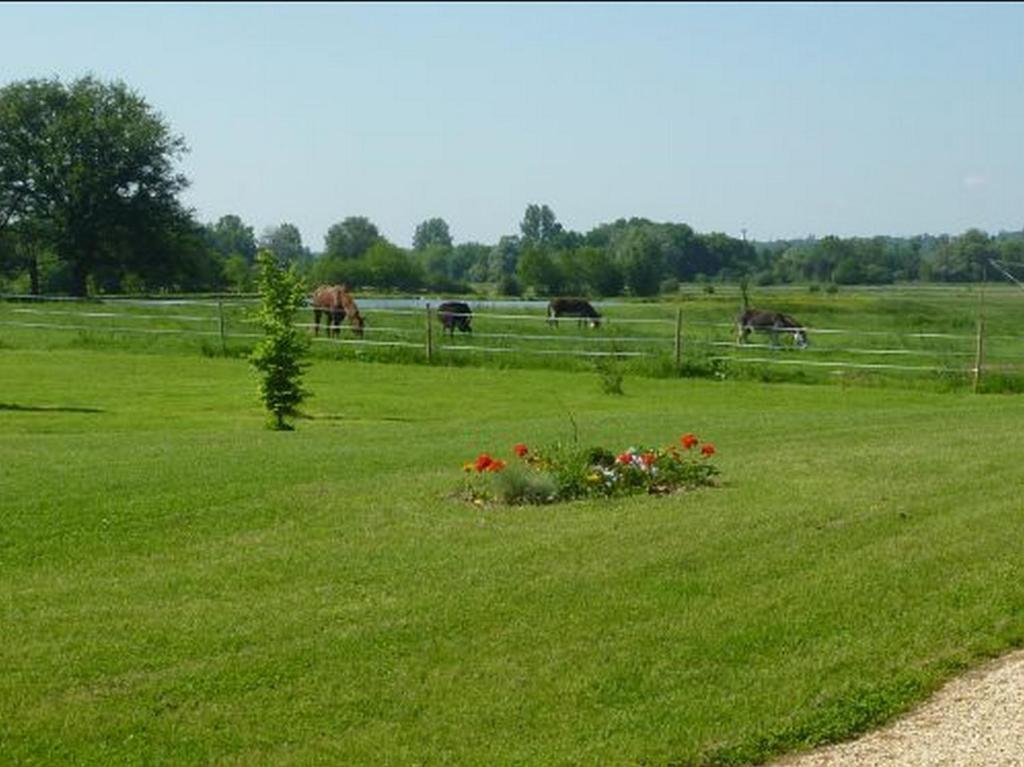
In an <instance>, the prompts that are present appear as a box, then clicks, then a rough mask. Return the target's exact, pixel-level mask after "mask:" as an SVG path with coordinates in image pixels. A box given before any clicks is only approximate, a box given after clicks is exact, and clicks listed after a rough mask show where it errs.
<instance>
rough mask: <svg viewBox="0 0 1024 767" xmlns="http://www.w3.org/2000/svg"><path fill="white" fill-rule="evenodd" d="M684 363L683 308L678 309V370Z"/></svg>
mask: <svg viewBox="0 0 1024 767" xmlns="http://www.w3.org/2000/svg"><path fill="white" fill-rule="evenodd" d="M682 361H683V308H682V307H678V308H677V309H676V370H679V367H680V365H681V364H682Z"/></svg>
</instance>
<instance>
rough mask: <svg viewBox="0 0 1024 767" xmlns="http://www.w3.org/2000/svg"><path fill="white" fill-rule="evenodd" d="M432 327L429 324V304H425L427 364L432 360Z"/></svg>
mask: <svg viewBox="0 0 1024 767" xmlns="http://www.w3.org/2000/svg"><path fill="white" fill-rule="evenodd" d="M433 346H434V338H433V325H431V324H430V303H429V302H428V303H427V363H430V361H431V359H432V358H433Z"/></svg>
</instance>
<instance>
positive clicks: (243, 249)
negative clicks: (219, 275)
mask: <svg viewBox="0 0 1024 767" xmlns="http://www.w3.org/2000/svg"><path fill="white" fill-rule="evenodd" d="M206 239H207V241H208V242H209V243H210V247H212V248H213V249H214V250H215V251H217V253H218V255H220V256H221V258H224V259H227V258H230V257H231V256H241V257H242V258H244V259H245V260H246V262H248V263H250V264H251V263H252V262H253V261H254V260H255V258H256V236H255V234H253V229H252V227H251V226H247V225H246V224H245V222H243V221H242V219H241V218H239V217H238V216H236V215H234V214H233V213H231V214H228V215H226V216H221V217H220V219H219V220H218V221H217V223H216V224H207V226H206ZM301 242H302V241H301V237H300V238H299V244H300V246H301Z"/></svg>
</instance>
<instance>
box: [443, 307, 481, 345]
mask: <svg viewBox="0 0 1024 767" xmlns="http://www.w3.org/2000/svg"><path fill="white" fill-rule="evenodd" d="M437 318H438V319H439V320H440V321H441V325H442V326H443V329H442V330H441V334H442V335H444V331H445V330H447V331H448V333H449V335H451V337H452V338H455V329H456V328H458V329H459V330H461V331H462V332H463V333H472V332H473V328H472V326H471V325H470V323H471V322H472V320H473V310H472V309H470V308H469V304H467V303H464V302H463V301H445V302H444V303H443V304H441V305H440V306H439V307H437Z"/></svg>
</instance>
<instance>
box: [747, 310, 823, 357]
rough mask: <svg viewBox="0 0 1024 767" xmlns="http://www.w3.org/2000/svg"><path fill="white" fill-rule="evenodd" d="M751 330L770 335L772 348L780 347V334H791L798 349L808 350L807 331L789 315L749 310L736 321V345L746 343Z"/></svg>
mask: <svg viewBox="0 0 1024 767" xmlns="http://www.w3.org/2000/svg"><path fill="white" fill-rule="evenodd" d="M751 330H756V331H758V332H759V333H770V334H771V336H772V346H778V345H779V333H790V334H792V335H793V343H794V344H796V346H797V347H799V348H801V349H806V348H807V330H806V329H805V328H804V326H803V325H801V324H800V323H799V322H797V321H796V320H795V319H793V318H792V317H790V316H789V315H788V314H782V313H781V312H767V311H763V310H761V309H747V310H746V311H745V312H743V314H741V315H740V316H739V318H738V319H737V320H736V343H738V344H742V343H745V342H746V340H747V336H749V335H750V331H751Z"/></svg>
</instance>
